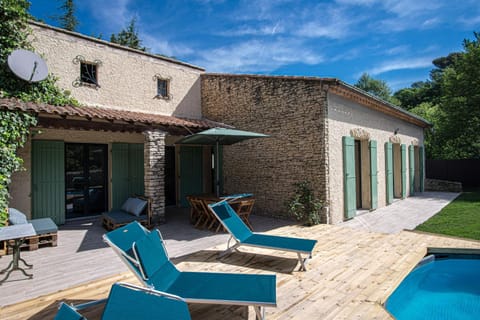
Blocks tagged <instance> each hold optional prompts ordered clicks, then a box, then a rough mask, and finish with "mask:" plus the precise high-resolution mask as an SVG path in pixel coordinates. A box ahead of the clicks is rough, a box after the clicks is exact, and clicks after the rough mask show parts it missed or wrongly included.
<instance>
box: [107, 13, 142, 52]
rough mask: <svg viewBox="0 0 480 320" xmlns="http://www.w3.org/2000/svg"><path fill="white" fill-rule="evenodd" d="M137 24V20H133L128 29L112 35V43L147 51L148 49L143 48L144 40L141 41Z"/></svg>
mask: <svg viewBox="0 0 480 320" xmlns="http://www.w3.org/2000/svg"><path fill="white" fill-rule="evenodd" d="M136 22H137V21H136V19H135V18H132V20H130V23H129V25H128V26H127V28H126V29H123V30H122V31H120V32H119V33H117V34H112V36H111V37H110V42H113V43H117V44H120V45H122V46H127V47H130V48H133V49H137V50H142V51H146V50H147V48H145V47H143V46H142V40H140V37H139V36H138V30H137V27H136V25H135V24H136Z"/></svg>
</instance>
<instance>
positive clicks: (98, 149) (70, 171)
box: [65, 143, 108, 219]
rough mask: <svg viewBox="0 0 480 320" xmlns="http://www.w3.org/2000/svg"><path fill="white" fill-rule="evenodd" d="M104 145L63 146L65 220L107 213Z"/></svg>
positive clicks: (105, 148) (75, 144) (81, 144)
mask: <svg viewBox="0 0 480 320" xmlns="http://www.w3.org/2000/svg"><path fill="white" fill-rule="evenodd" d="M107 150H108V148H107V145H105V144H86V143H66V144H65V191H66V192H65V206H66V210H65V212H66V218H67V219H71V218H78V217H84V216H92V215H98V214H101V213H102V212H104V211H107V194H108V193H107V174H108V169H107V163H108V162H107Z"/></svg>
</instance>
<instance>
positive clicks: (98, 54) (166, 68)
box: [30, 22, 203, 119]
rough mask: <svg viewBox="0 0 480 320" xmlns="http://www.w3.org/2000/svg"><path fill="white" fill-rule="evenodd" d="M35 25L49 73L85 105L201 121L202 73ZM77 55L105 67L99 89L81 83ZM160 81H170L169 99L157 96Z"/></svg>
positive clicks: (35, 37)
mask: <svg viewBox="0 0 480 320" xmlns="http://www.w3.org/2000/svg"><path fill="white" fill-rule="evenodd" d="M30 26H31V28H32V30H33V35H32V37H31V41H32V45H33V46H34V48H35V51H36V52H37V53H39V54H41V55H42V56H43V58H44V59H45V61H46V63H47V65H48V69H49V72H50V73H51V74H53V75H55V76H56V77H58V82H57V83H58V85H59V86H60V87H61V88H63V89H64V90H68V91H70V92H71V94H72V96H73V97H75V98H76V99H77V100H78V101H79V102H80V103H82V104H85V105H88V106H103V107H106V108H117V109H123V110H130V111H140V112H148V113H156V114H164V115H169V116H170V115H173V116H182V117H186V118H194V119H195V118H201V111H200V106H199V102H200V74H202V73H203V69H201V68H199V67H195V66H191V65H189V64H186V63H182V62H177V61H174V60H171V59H167V58H162V57H159V56H155V55H152V54H147V53H144V52H141V51H138V50H133V49H129V48H126V47H122V46H118V45H115V44H112V43H110V42H107V41H102V40H98V39H95V38H92V37H86V36H83V35H81V34H78V33H73V32H69V31H66V30H63V29H58V28H54V27H51V26H47V25H44V24H39V23H36V22H32V23H31V25H30ZM78 57H83V58H84V59H85V60H86V61H87V62H95V61H97V62H99V63H100V64H99V65H98V70H97V74H98V83H99V85H100V87H98V88H95V87H92V86H88V85H86V86H85V85H78V83H76V82H77V79H78V78H79V76H80V64H79V61H78V59H79V58H78ZM80 59H81V58H80ZM157 77H159V78H164V79H168V80H169V91H170V98H168V99H163V98H157V97H156V94H157Z"/></svg>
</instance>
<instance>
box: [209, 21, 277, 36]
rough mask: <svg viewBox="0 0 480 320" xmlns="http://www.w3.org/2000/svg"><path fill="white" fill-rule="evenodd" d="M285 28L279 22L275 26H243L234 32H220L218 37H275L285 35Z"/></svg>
mask: <svg viewBox="0 0 480 320" xmlns="http://www.w3.org/2000/svg"><path fill="white" fill-rule="evenodd" d="M284 30H285V28H284V27H283V26H282V25H281V24H280V22H277V23H275V24H268V25H263V26H258V27H254V26H249V25H242V26H239V27H237V28H236V29H234V30H227V31H222V32H219V33H218V35H220V36H225V37H235V36H273V35H277V34H281V33H283V32H284Z"/></svg>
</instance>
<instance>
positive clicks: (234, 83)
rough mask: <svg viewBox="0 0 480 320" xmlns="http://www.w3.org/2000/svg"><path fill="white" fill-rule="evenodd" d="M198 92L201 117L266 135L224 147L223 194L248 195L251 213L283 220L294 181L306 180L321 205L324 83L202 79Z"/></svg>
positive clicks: (324, 183)
mask: <svg viewBox="0 0 480 320" xmlns="http://www.w3.org/2000/svg"><path fill="white" fill-rule="evenodd" d="M201 91H202V113H203V115H204V116H205V117H207V118H209V119H211V120H214V121H221V122H224V123H226V124H229V125H233V126H235V127H236V128H238V129H241V130H248V131H254V132H260V133H265V134H268V135H270V138H266V139H254V140H249V141H245V142H242V143H238V144H235V145H231V146H225V147H224V164H223V168H224V191H225V192H227V193H237V192H252V193H254V194H255V196H256V199H257V201H256V203H255V208H256V209H255V210H256V213H259V214H268V215H271V216H283V217H285V216H287V212H286V206H285V200H286V199H288V198H290V197H291V196H292V195H293V192H294V183H296V182H301V181H303V180H308V181H309V182H310V183H311V186H312V187H313V188H314V190H315V194H316V196H317V197H319V198H320V199H321V200H327V198H328V194H327V190H328V188H327V185H328V184H327V176H328V171H327V169H328V163H327V160H328V158H327V157H326V153H327V149H326V146H327V137H326V136H325V134H324V133H325V131H326V121H325V119H326V107H327V106H326V100H327V95H326V90H325V89H324V83H322V82H321V81H311V80H308V79H304V80H301V79H290V78H282V77H275V78H272V77H263V76H240V75H239V76H235V75H213V74H206V75H202V90H201Z"/></svg>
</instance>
